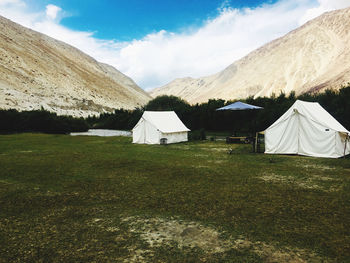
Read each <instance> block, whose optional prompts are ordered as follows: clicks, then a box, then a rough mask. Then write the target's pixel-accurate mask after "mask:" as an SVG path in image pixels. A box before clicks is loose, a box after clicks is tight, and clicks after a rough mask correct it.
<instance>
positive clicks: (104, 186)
mask: <svg viewBox="0 0 350 263" xmlns="http://www.w3.org/2000/svg"><path fill="white" fill-rule="evenodd" d="M230 148H231V149H232V153H231V154H228V150H229V149H230ZM250 151H251V146H249V145H226V144H225V143H224V142H220V141H203V142H189V143H180V144H173V145H165V146H164V145H153V146H150V145H134V144H132V143H131V139H130V138H124V137H109V138H102V137H83V136H81V137H80V136H78V137H70V136H67V135H43V134H17V135H3V136H0V167H1V169H0V208H1V209H0V233H1V234H0V244H1V246H0V262H350V202H349V201H350V191H349V190H350V159H349V158H345V159H324V158H310V157H301V156H278V155H265V154H254V153H251V152H250Z"/></svg>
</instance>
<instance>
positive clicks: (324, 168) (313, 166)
mask: <svg viewBox="0 0 350 263" xmlns="http://www.w3.org/2000/svg"><path fill="white" fill-rule="evenodd" d="M296 166H298V167H302V168H306V169H316V170H321V171H328V170H335V168H334V167H331V166H327V165H320V164H303V163H299V164H297V165H296Z"/></svg>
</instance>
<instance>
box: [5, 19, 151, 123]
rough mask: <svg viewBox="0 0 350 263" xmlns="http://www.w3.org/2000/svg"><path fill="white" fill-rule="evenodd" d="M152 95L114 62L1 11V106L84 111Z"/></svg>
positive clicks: (132, 103)
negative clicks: (18, 20) (49, 34)
mask: <svg viewBox="0 0 350 263" xmlns="http://www.w3.org/2000/svg"><path fill="white" fill-rule="evenodd" d="M149 100H150V96H149V95H148V94H147V93H146V92H145V91H143V90H142V89H141V88H140V87H138V86H137V84H136V83H135V82H134V81H133V80H132V79H130V78H129V77H127V76H126V75H124V74H122V73H121V72H119V71H118V70H117V69H115V68H114V67H112V66H110V65H107V64H104V63H100V62H98V61H96V60H95V59H94V58H92V57H90V56H88V55H87V54H85V53H83V52H82V51H80V50H79V49H77V48H75V47H73V46H70V45H69V44H66V43H64V42H62V41H59V40H56V39H53V38H51V37H49V36H46V35H44V34H41V33H39V32H36V31H34V30H31V29H28V28H25V27H22V26H20V25H18V24H16V23H14V22H12V21H10V20H9V19H6V18H4V17H1V16H0V108H2V109H17V110H35V109H40V108H44V109H46V110H49V111H52V112H56V113H57V114H59V115H72V116H76V117H86V116H89V115H98V114H100V113H103V112H111V111H113V110H114V109H116V108H125V109H133V108H135V107H139V106H142V105H144V104H146V103H147V102H148V101H149Z"/></svg>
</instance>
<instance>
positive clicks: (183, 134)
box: [132, 111, 189, 144]
mask: <svg viewBox="0 0 350 263" xmlns="http://www.w3.org/2000/svg"><path fill="white" fill-rule="evenodd" d="M188 131H189V129H188V128H187V127H186V126H185V125H184V124H183V123H182V121H181V120H180V119H179V117H178V116H177V115H176V113H175V112H174V111H145V112H144V113H143V115H142V117H141V119H140V120H139V122H138V123H137V124H136V125H135V127H134V128H133V129H132V142H133V143H141V144H160V141H161V139H163V138H164V139H166V143H176V142H185V141H187V140H188V137H187V133H188Z"/></svg>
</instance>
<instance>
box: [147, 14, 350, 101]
mask: <svg viewBox="0 0 350 263" xmlns="http://www.w3.org/2000/svg"><path fill="white" fill-rule="evenodd" d="M349 29H350V8H345V9H341V10H336V11H332V12H327V13H324V14H323V15H321V16H319V17H317V18H315V19H313V20H311V21H308V22H307V23H305V24H304V25H302V26H301V27H299V28H297V29H294V30H292V31H291V32H289V33H288V34H286V35H284V36H282V37H280V38H277V39H275V40H273V41H271V42H269V43H267V44H265V45H263V46H261V47H260V48H258V49H256V50H253V51H252V52H250V53H249V54H248V55H246V56H244V57H243V58H241V59H239V60H237V61H235V62H234V63H232V64H231V65H229V66H228V67H226V68H225V69H224V70H222V71H220V72H218V73H216V74H212V75H209V76H206V77H201V78H197V79H193V78H188V77H187V78H183V79H175V80H173V81H172V82H170V83H168V84H167V85H165V86H162V87H159V88H156V89H154V90H152V91H151V92H150V94H151V96H152V97H156V96H158V95H175V96H179V97H182V98H184V99H186V100H187V101H188V102H190V103H200V102H205V101H207V100H208V99H211V98H213V99H214V98H220V99H225V100H232V99H240V98H246V97H249V96H254V97H259V96H271V95H272V94H279V93H280V92H284V93H286V94H288V93H290V92H291V91H295V92H296V94H297V95H299V94H302V93H305V92H321V91H323V90H325V89H326V88H331V89H339V88H341V86H342V85H346V84H347V82H349V81H350V62H349V61H350V48H349V47H350V45H349V44H350V34H349Z"/></svg>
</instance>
